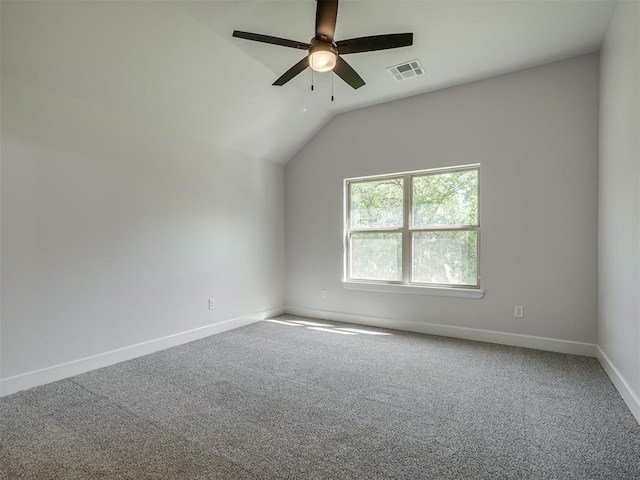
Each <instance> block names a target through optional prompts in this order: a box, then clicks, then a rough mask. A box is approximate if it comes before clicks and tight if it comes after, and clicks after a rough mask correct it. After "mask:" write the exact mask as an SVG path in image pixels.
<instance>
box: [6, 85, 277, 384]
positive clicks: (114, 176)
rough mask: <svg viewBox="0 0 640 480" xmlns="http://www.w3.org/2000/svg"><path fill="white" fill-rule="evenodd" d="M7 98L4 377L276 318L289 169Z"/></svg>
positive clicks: (129, 122) (23, 94)
mask: <svg viewBox="0 0 640 480" xmlns="http://www.w3.org/2000/svg"><path fill="white" fill-rule="evenodd" d="M1 95H2V152H1V153H2V189H1V193H2V239H1V241H2V243H1V246H2V251H1V255H2V271H1V274H2V299H1V300H2V307H1V308H2V311H1V315H2V317H1V318H2V323H1V329H2V344H1V358H2V372H1V377H2V378H7V377H11V376H13V375H17V374H21V373H25V372H29V371H32V370H35V369H41V368H45V367H49V366H53V365H57V364H60V363H63V362H68V361H72V360H76V359H81V358H84V357H87V356H91V355H96V354H100V353H103V352H107V351H110V350H114V349H118V348H122V347H126V346H129V345H132V344H136V343H139V342H144V341H148V340H153V339H157V338H160V337H163V336H167V335H171V334H175V333H178V332H184V331H187V330H190V329H194V328H198V327H201V326H205V325H209V324H215V323H218V322H221V321H224V320H227V319H232V318H236V317H240V316H243V315H247V314H253V313H257V312H260V311H264V310H266V309H270V308H273V307H279V306H281V305H282V303H283V299H284V294H283V282H284V268H283V266H282V265H283V263H284V247H283V243H284V193H283V190H284V168H283V167H282V166H281V165H277V164H272V163H270V162H264V161H261V160H256V159H251V158H248V157H247V156H244V155H241V154H239V153H235V152H232V151H229V150H225V149H223V148H219V147H216V146H212V145H203V144H201V143H198V142H197V141H196V140H194V139H193V138H188V137H186V136H181V134H180V133H177V132H175V131H163V130H160V129H154V128H151V127H150V126H148V125H146V124H145V123H144V122H140V121H138V120H136V119H133V118H129V117H127V116H125V115H121V114H119V113H116V112H114V111H112V110H108V109H105V108H103V107H100V106H98V105H95V104H90V103H87V102H83V101H80V100H75V99H72V98H69V97H66V96H62V95H59V94H57V93H54V92H52V91H49V90H45V89H40V88H37V87H34V86H32V85H30V84H27V83H23V82H20V81H17V80H14V79H11V78H8V77H2V92H1ZM209 297H215V298H216V300H217V308H216V309H215V310H211V311H210V310H208V298H209Z"/></svg>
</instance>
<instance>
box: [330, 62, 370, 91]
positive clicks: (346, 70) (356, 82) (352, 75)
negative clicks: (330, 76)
mask: <svg viewBox="0 0 640 480" xmlns="http://www.w3.org/2000/svg"><path fill="white" fill-rule="evenodd" d="M336 60H337V61H336V66H335V67H334V68H333V71H334V72H335V74H336V75H338V76H339V77H340V78H341V79H342V80H344V81H345V82H347V84H348V85H349V86H351V87H353V88H360V87H361V86H363V85H364V80H363V79H362V77H361V76H360V75H358V74H357V73H356V71H355V70H354V69H353V68H352V67H351V65H349V64H348V63H347V62H345V61H344V60H343V59H342V58H340V57H339V56H338V58H337V59H336Z"/></svg>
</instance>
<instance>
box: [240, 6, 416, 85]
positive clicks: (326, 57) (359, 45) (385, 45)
mask: <svg viewBox="0 0 640 480" xmlns="http://www.w3.org/2000/svg"><path fill="white" fill-rule="evenodd" d="M337 16H338V0H317V7H316V34H315V37H314V38H313V39H311V43H304V42H297V41H295V40H287V39H285V38H279V37H272V36H269V35H262V34H259V33H249V32H241V31H239V30H234V31H233V36H234V37H237V38H243V39H245V40H252V41H254V42H262V43H269V44H271V45H279V46H281V47H289V48H297V49H300V50H307V56H306V57H304V58H303V59H302V60H300V61H299V62H298V63H296V64H295V65H294V66H293V67H291V68H290V69H289V70H287V71H286V72H285V73H284V74H283V75H282V76H281V77H280V78H278V79H277V80H276V81H275V82H273V85H277V86H281V85H284V84H285V83H287V82H288V81H290V80H291V79H292V78H294V77H295V76H296V75H298V74H299V73H301V72H303V71H304V70H306V69H307V67H311V69H313V70H315V71H316V72H329V71H333V72H334V73H335V74H336V75H338V76H339V77H340V78H341V79H342V80H344V81H345V82H346V83H347V84H348V85H349V86H351V87H352V88H354V89H356V88H360V87H362V86H363V85H364V84H365V82H364V80H363V79H362V77H360V75H358V73H357V72H356V71H355V70H354V69H353V68H352V67H351V65H349V64H348V63H347V62H346V61H345V60H344V59H343V58H342V55H347V54H351V53H364V52H373V51H376V50H388V49H391V48H400V47H408V46H410V45H413V33H392V34H387V35H372V36H370V37H360V38H352V39H349V40H340V41H338V42H334V38H333V35H334V33H335V29H336V19H337Z"/></svg>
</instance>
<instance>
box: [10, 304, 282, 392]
mask: <svg viewBox="0 0 640 480" xmlns="http://www.w3.org/2000/svg"><path fill="white" fill-rule="evenodd" d="M283 313H284V308H283V307H277V308H273V309H271V310H266V311H264V312H259V313H255V314H251V315H246V316H243V317H238V318H233V319H230V320H226V321H223V322H219V323H214V324H211V325H206V326H204V327H199V328H194V329H193V330H187V331H185V332H180V333H175V334H173V335H168V336H166V337H162V338H156V339H154V340H149V341H147V342H142V343H138V344H135V345H129V346H127V347H123V348H118V349H116V350H111V351H109V352H104V353H100V354H98V355H92V356H90V357H85V358H80V359H78V360H73V361H71V362H66V363H61V364H59V365H53V366H51V367H46V368H42V369H39V370H34V371H31V372H26V373H22V374H20V375H15V376H13V377H8V378H3V379H0V397H3V396H6V395H11V394H12V393H16V392H19V391H21V390H26V389H28V388H33V387H37V386H39V385H44V384H46V383H51V382H55V381H57V380H62V379H63V378H68V377H72V376H74V375H78V374H80V373H84V372H88V371H90V370H95V369H96V368H102V367H107V366H109V365H114V364H116V363H120V362H124V361H126V360H131V359H133V358H137V357H141V356H143V355H148V354H150V353H153V352H157V351H160V350H164V349H166V348H170V347H175V346H177V345H182V344H183V343H189V342H192V341H194V340H198V339H200V338H204V337H208V336H210V335H215V334H216V333H222V332H226V331H228V330H233V329H234V328H239V327H243V326H245V325H249V324H251V323H255V322H258V321H260V320H264V319H265V318H270V317H274V316H278V315H282V314H283Z"/></svg>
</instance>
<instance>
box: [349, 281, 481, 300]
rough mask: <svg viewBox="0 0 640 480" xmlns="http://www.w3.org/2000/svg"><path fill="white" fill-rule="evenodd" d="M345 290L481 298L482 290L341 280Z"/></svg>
mask: <svg viewBox="0 0 640 480" xmlns="http://www.w3.org/2000/svg"><path fill="white" fill-rule="evenodd" d="M342 287H343V288H345V289H347V290H363V291H367V292H381V293H401V294H410V295H436V296H440V297H457V298H482V297H484V290H479V289H475V288H447V287H425V286H418V285H394V284H389V283H367V282H345V281H343V282H342Z"/></svg>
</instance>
